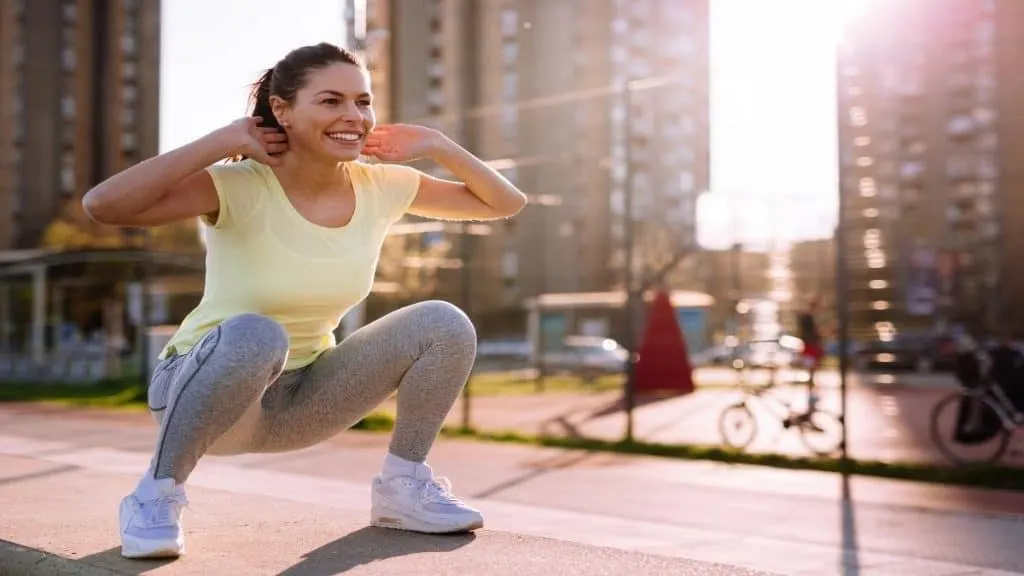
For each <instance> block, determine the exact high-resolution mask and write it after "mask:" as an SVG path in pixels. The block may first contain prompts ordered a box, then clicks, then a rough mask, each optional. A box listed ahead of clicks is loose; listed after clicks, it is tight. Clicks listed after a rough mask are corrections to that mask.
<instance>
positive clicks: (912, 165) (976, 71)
mask: <svg viewBox="0 0 1024 576" xmlns="http://www.w3.org/2000/svg"><path fill="white" fill-rule="evenodd" d="M845 32H846V33H845V37H844V41H843V43H842V44H841V46H840V50H839V56H838V58H839V61H838V98H839V133H840V142H839V150H840V178H841V186H842V192H841V193H842V194H843V195H844V196H845V199H846V206H847V211H846V213H845V214H844V217H845V222H846V223H847V224H848V230H849V234H848V236H847V237H846V239H847V246H848V249H849V252H848V254H847V260H848V262H849V263H850V264H849V267H850V282H849V298H850V305H851V321H852V325H851V328H852V329H853V331H854V332H855V334H856V335H859V336H861V337H871V336H874V335H883V336H884V335H885V334H887V333H892V331H893V330H896V331H901V330H902V331H907V330H926V329H934V328H941V327H942V326H943V325H944V324H947V323H965V324H968V325H973V326H975V327H978V328H982V329H999V328H1012V329H1017V330H1020V329H1024V310H1021V309H1020V307H1019V306H1015V305H1013V302H1014V300H1013V298H1012V297H1013V296H1014V295H1016V294H1019V293H1020V292H1021V291H1022V290H1024V270H1022V269H1020V268H1019V267H1017V266H1015V265H1014V262H1013V260H1012V258H1013V256H1014V255H1015V254H1020V253H1021V252H1022V250H1024V229H1022V228H1021V227H1020V226H1019V222H1020V221H1021V220H1022V219H1024V194H1022V193H1021V189H1022V187H1024V162H1022V160H1024V78H1022V75H1021V74H1019V72H1018V71H1017V69H1016V67H1017V66H1018V63H1019V62H1020V60H1021V58H1022V57H1024V41H1022V40H1024V3H1022V2H1018V1H1017V0H941V1H938V2H936V1H933V0H873V1H870V2H868V3H867V5H865V6H864V9H863V10H862V11H860V12H859V13H858V15H857V17H856V18H855V19H854V20H852V21H851V22H850V24H849V27H848V29H847V30H846V31H845Z"/></svg>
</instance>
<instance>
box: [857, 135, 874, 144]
mask: <svg viewBox="0 0 1024 576" xmlns="http://www.w3.org/2000/svg"><path fill="white" fill-rule="evenodd" d="M870 144H871V137H870V136H857V137H856V138H854V139H853V145H854V146H869V145H870Z"/></svg>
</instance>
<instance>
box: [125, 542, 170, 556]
mask: <svg viewBox="0 0 1024 576" xmlns="http://www.w3.org/2000/svg"><path fill="white" fill-rule="evenodd" d="M184 553H185V550H184V548H183V547H182V548H179V547H178V546H177V544H166V543H162V542H153V543H150V542H146V544H145V545H144V546H140V545H138V544H129V543H127V542H124V543H122V544H121V558H127V559H132V560H141V559H176V558H180V557H182V556H184Z"/></svg>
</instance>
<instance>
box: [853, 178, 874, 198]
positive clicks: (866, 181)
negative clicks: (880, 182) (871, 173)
mask: <svg viewBox="0 0 1024 576" xmlns="http://www.w3.org/2000/svg"><path fill="white" fill-rule="evenodd" d="M858 188H859V190H860V195H861V196H863V197H865V198H873V197H875V196H877V195H878V186H877V185H876V184H875V179H874V178H870V177H866V178H861V179H860V183H859V185H858Z"/></svg>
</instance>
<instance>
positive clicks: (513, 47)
mask: <svg viewBox="0 0 1024 576" xmlns="http://www.w3.org/2000/svg"><path fill="white" fill-rule="evenodd" d="M501 56H502V60H503V62H504V63H505V66H515V65H516V63H517V62H518V61H519V43H518V42H505V43H504V44H503V45H502V46H501Z"/></svg>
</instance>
